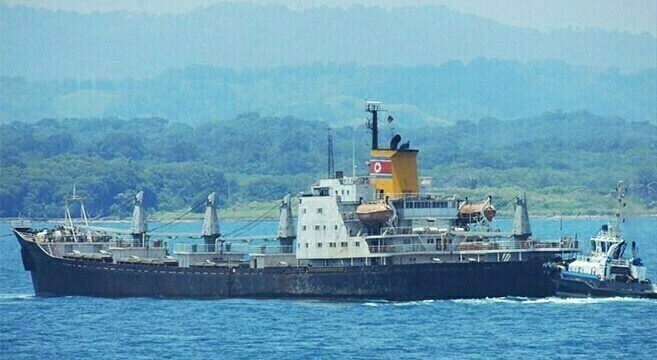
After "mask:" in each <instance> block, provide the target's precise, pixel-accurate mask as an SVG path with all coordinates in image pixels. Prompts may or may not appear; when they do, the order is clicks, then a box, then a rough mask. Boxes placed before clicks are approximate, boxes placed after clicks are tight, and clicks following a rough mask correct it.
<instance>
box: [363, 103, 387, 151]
mask: <svg viewBox="0 0 657 360" xmlns="http://www.w3.org/2000/svg"><path fill="white" fill-rule="evenodd" d="M365 111H367V112H368V113H370V114H372V121H371V122H369V121H368V122H367V128H368V129H370V130H372V150H377V149H378V148H379V111H385V110H381V102H380V101H367V108H366V109H365Z"/></svg>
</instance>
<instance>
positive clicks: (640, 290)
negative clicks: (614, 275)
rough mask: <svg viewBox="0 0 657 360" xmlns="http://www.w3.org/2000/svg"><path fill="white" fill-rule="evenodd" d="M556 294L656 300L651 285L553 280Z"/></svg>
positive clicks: (654, 291)
mask: <svg viewBox="0 0 657 360" xmlns="http://www.w3.org/2000/svg"><path fill="white" fill-rule="evenodd" d="M553 281H554V284H555V288H556V293H557V295H559V296H563V297H634V298H648V299H657V290H655V288H654V287H653V286H652V285H651V284H640V283H621V282H612V281H599V280H580V279H565V278H562V277H560V276H559V275H558V274H557V276H556V277H555V278H554V280H553Z"/></svg>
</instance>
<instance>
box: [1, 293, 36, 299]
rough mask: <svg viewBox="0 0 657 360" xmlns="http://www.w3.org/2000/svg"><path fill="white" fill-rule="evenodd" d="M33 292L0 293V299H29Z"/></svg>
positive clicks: (32, 297)
mask: <svg viewBox="0 0 657 360" xmlns="http://www.w3.org/2000/svg"><path fill="white" fill-rule="evenodd" d="M34 298H35V296H34V294H0V300H30V299H34Z"/></svg>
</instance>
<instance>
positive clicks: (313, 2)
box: [2, 0, 657, 36]
mask: <svg viewBox="0 0 657 360" xmlns="http://www.w3.org/2000/svg"><path fill="white" fill-rule="evenodd" d="M2 1H4V2H5V3H6V4H8V5H18V4H22V5H28V6H33V7H42V8H48V9H61V10H74V11H78V12H84V13H87V12H93V11H101V12H107V11H116V10H127V11H136V12H148V13H153V14H165V13H180V12H187V11H190V10H193V9H195V8H198V7H201V6H207V5H211V4H214V3H218V2H235V1H239V0H182V1H181V0H142V1H135V0H84V1H80V0H2ZM250 2H252V3H256V4H278V5H285V6H287V7H289V8H291V9H295V10H301V9H305V8H311V7H317V6H329V7H348V6H350V5H354V4H360V5H367V6H381V7H386V8H394V7H399V6H409V5H414V6H418V5H445V6H447V7H449V8H451V9H453V10H456V11H460V12H464V13H471V14H476V15H479V16H482V17H486V18H491V19H494V20H496V21H498V22H501V23H504V24H509V25H515V26H524V27H531V28H535V29H539V30H550V29H553V28H567V27H573V28H587V27H595V28H603V29H607V30H620V31H630V32H633V33H641V32H649V33H651V34H652V35H653V36H657V1H656V0H622V1H621V0H378V1H377V0H251V1H250Z"/></svg>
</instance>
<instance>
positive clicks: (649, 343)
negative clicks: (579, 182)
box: [0, 218, 657, 360]
mask: <svg viewBox="0 0 657 360" xmlns="http://www.w3.org/2000/svg"><path fill="white" fill-rule="evenodd" d="M498 222H499V223H500V225H499V226H500V227H501V228H502V229H504V228H506V227H507V226H508V225H509V221H508V220H500V221H498ZM603 222H604V221H603V220H599V219H586V220H582V219H578V220H564V221H563V222H561V221H559V220H534V221H533V222H532V226H533V230H534V233H535V234H536V235H537V236H538V237H541V238H554V237H558V236H559V234H561V233H563V234H577V236H578V238H579V239H586V238H588V236H590V235H593V234H594V233H595V232H596V231H597V229H598V228H599V226H600V225H601V224H602V223H603ZM112 225H114V226H128V224H125V223H122V224H112ZM244 225H245V223H244V222H224V223H222V230H223V231H224V232H225V233H226V232H230V231H234V230H236V229H239V228H241V227H243V226H244ZM152 227H154V226H152ZM275 227H276V223H275V222H265V223H263V224H261V225H260V226H257V227H254V228H252V229H250V230H249V231H250V232H251V233H252V234H268V233H271V232H272V231H274V230H275ZM199 228H200V224H198V223H184V224H182V225H179V226H177V227H176V228H174V229H167V230H168V231H172V232H173V231H195V230H198V229H199ZM7 234H9V224H7V223H0V236H2V237H0V359H53V360H54V359H233V358H239V359H278V358H285V359H309V358H310V359H314V358H320V359H372V358H377V359H439V358H463V359H470V358H473V359H479V358H504V359H527V358H532V359H533V358H568V359H572V358H576V359H589V358H611V359H621V358H622V359H654V358H655V354H657V301H655V300H643V299H628V298H610V299H560V298H545V299H527V298H492V299H482V300H451V301H419V302H387V301H378V300H376V299H372V300H369V301H353V302H337V301H335V302H334V301H303V300H247V299H244V300H240V299H237V300H236V299H231V300H164V299H146V298H135V299H99V298H86V297H58V298H39V297H35V296H34V294H33V290H32V284H31V280H30V278H29V275H28V273H27V272H25V271H23V268H22V264H21V261H20V251H19V247H18V244H17V242H16V241H15V239H13V238H12V237H11V236H6V235H7ZM624 234H625V237H626V239H628V240H636V241H637V243H638V244H639V250H640V253H641V257H642V258H643V259H644V262H645V263H646V265H647V266H648V272H649V277H651V278H652V279H654V280H657V218H634V219H628V221H627V223H626V224H625V227H624Z"/></svg>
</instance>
